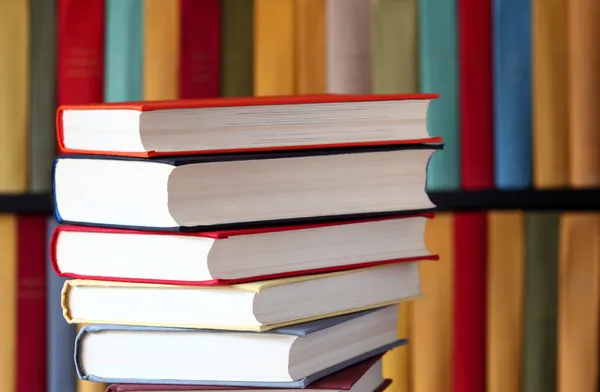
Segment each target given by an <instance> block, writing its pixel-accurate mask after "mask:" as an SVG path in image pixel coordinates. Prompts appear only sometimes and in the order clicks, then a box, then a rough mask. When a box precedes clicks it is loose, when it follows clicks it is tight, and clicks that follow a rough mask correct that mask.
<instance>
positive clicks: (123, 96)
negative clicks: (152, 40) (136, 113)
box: [104, 0, 144, 102]
mask: <svg viewBox="0 0 600 392" xmlns="http://www.w3.org/2000/svg"><path fill="white" fill-rule="evenodd" d="M143 5H144V2H143V0H106V40H105V49H104V51H105V64H104V81H105V82H104V83H105V84H104V100H105V101H106V102H124V101H139V100H141V99H142V77H143V67H142V55H143V53H142V50H143V49H142V48H143V41H142V40H143V35H142V30H143V17H144V15H143V13H144V12H143V9H144V7H143Z"/></svg>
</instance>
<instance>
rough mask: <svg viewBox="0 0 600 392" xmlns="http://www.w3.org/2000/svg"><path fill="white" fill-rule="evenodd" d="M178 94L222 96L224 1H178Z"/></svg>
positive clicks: (198, 96)
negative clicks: (221, 70) (222, 7)
mask: <svg viewBox="0 0 600 392" xmlns="http://www.w3.org/2000/svg"><path fill="white" fill-rule="evenodd" d="M179 6H180V10H179V15H180V16H179V17H180V19H181V20H180V29H181V31H180V33H179V46H180V47H179V55H180V59H179V96H178V98H209V97H218V96H219V80H220V69H221V65H220V58H221V53H220V52H221V1H220V0H203V1H197V0H179Z"/></svg>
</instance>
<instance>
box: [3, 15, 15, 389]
mask: <svg viewBox="0 0 600 392" xmlns="http://www.w3.org/2000/svg"><path fill="white" fill-rule="evenodd" d="M0 16H1V15H0ZM17 219H18V218H17V217H16V216H15V215H9V214H2V215H0V241H1V243H0V245H1V246H2V253H1V254H0V296H1V298H2V301H0V314H2V322H1V323H0V382H1V383H2V389H3V390H6V391H16V390H17V368H16V365H17V361H16V359H17V358H16V353H17V350H18V346H17V339H18V338H17V334H18V332H17V325H18V323H17V258H18V248H17V243H18V241H19V237H18V230H17V224H18V223H17Z"/></svg>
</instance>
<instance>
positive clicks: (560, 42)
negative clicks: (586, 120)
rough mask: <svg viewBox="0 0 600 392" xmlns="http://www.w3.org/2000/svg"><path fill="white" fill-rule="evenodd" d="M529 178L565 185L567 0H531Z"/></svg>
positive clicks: (551, 185) (538, 183)
mask: <svg viewBox="0 0 600 392" xmlns="http://www.w3.org/2000/svg"><path fill="white" fill-rule="evenodd" d="M532 13H533V37H532V44H533V57H532V62H533V182H534V185H535V186H536V187H538V188H560V187H564V186H567V184H568V175H569V167H568V166H569V163H568V127H569V119H568V114H569V113H568V106H569V105H568V82H567V76H568V71H567V0H533V3H532Z"/></svg>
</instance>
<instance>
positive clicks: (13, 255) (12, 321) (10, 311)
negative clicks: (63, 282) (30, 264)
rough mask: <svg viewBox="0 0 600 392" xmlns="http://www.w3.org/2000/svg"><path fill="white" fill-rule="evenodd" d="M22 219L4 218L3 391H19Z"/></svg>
mask: <svg viewBox="0 0 600 392" xmlns="http://www.w3.org/2000/svg"><path fill="white" fill-rule="evenodd" d="M17 220H18V217H16V216H15V215H8V214H3V215H0V234H1V235H0V239H1V241H2V242H1V243H2V256H1V258H0V261H1V264H0V295H2V302H0V312H2V314H3V321H2V323H0V380H2V387H3V388H6V389H7V390H9V391H16V390H17V386H18V380H17V357H16V355H15V354H16V353H18V349H19V347H18V342H17V339H18V325H19V321H18V316H17V311H18V310H17V304H18V297H17V287H18V284H19V281H18V275H17V268H18V267H17V263H18V257H19V247H18V243H19V231H18V227H17V225H18V222H17Z"/></svg>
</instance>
